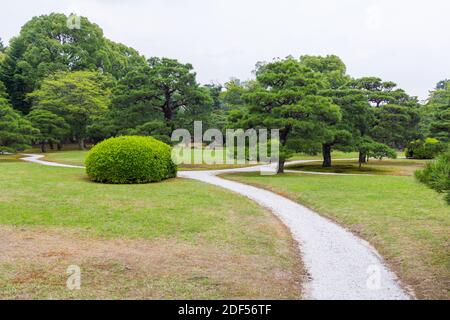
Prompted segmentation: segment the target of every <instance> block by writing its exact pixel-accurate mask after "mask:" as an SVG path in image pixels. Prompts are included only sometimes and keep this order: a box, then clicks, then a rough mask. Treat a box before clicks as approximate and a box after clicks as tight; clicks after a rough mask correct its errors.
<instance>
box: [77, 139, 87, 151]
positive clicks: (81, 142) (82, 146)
mask: <svg viewBox="0 0 450 320" xmlns="http://www.w3.org/2000/svg"><path fill="white" fill-rule="evenodd" d="M78 146H79V147H80V150H85V149H86V146H85V144H84V139H83V138H80V140H79V141H78Z"/></svg>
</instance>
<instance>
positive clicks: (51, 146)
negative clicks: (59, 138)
mask: <svg viewBox="0 0 450 320" xmlns="http://www.w3.org/2000/svg"><path fill="white" fill-rule="evenodd" d="M48 145H49V146H50V149H52V150H54V149H55V146H54V145H53V141H52V140H48Z"/></svg>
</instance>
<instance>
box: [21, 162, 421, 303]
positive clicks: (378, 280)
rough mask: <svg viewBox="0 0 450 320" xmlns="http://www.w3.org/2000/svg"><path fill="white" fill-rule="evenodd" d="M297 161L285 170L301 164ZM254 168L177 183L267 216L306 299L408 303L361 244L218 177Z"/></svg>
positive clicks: (271, 196)
mask: <svg viewBox="0 0 450 320" xmlns="http://www.w3.org/2000/svg"><path fill="white" fill-rule="evenodd" d="M26 156H27V157H26V158H22V160H25V161H29V162H34V163H39V164H43V165H51V166H60V167H71V168H83V167H81V166H71V165H65V164H59V163H54V162H49V161H44V160H41V159H40V158H42V157H43V156H42V155H35V154H27V155H26ZM309 161H311V160H298V161H293V162H290V163H289V164H296V163H305V162H309ZM272 169H273V168H271V167H270V166H254V167H245V168H236V169H224V170H211V171H180V172H178V176H179V177H183V178H189V179H195V180H199V181H202V182H206V183H209V184H213V185H216V186H220V187H222V188H225V189H228V190H232V191H234V192H236V193H239V194H241V195H244V196H246V197H248V198H250V199H252V200H254V201H255V202H257V203H258V204H260V205H261V206H263V207H265V208H267V209H269V210H271V211H272V212H273V213H274V214H275V215H277V216H278V217H279V218H280V219H281V221H283V223H284V224H286V226H288V228H289V230H290V231H291V233H292V235H293V237H294V239H295V240H296V241H297V242H298V244H299V250H301V252H302V256H303V262H304V265H305V267H306V269H307V271H308V273H309V276H310V280H309V281H307V282H306V284H305V285H304V292H305V294H304V298H306V299H411V298H413V295H412V293H408V292H406V291H405V290H403V289H402V287H401V286H400V284H399V282H398V279H397V277H396V276H395V274H394V273H393V272H391V271H390V270H389V269H388V267H387V266H386V265H385V263H384V261H383V259H382V257H381V256H380V255H379V254H378V252H377V251H376V250H375V249H374V248H373V247H372V246H371V245H370V244H369V243H367V242H366V241H364V240H362V239H360V238H358V237H356V236H355V235H353V234H352V233H351V232H349V231H348V230H346V229H345V228H343V227H341V226H339V225H337V224H336V223H334V222H332V221H330V220H328V219H326V218H324V217H322V216H320V215H319V214H317V213H316V212H314V211H312V210H310V209H308V208H306V207H304V206H302V205H300V204H298V203H296V202H294V201H292V200H289V199H287V198H284V197H282V196H280V195H277V194H275V193H273V192H270V191H267V190H263V189H260V188H256V187H253V186H249V185H246V184H243V183H239V182H235V181H230V180H226V179H223V178H220V177H218V176H217V175H218V174H222V173H230V172H256V171H260V170H262V171H267V170H272Z"/></svg>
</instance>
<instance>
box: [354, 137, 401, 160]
mask: <svg viewBox="0 0 450 320" xmlns="http://www.w3.org/2000/svg"><path fill="white" fill-rule="evenodd" d="M358 151H359V152H360V153H362V154H364V155H366V156H368V157H371V158H375V159H380V160H381V159H383V158H391V159H395V158H397V153H396V152H395V150H394V149H392V148H390V147H389V146H387V145H385V144H383V143H379V142H376V141H373V140H372V139H370V138H364V139H362V140H361V141H360V143H359V144H358ZM360 161H361V159H360Z"/></svg>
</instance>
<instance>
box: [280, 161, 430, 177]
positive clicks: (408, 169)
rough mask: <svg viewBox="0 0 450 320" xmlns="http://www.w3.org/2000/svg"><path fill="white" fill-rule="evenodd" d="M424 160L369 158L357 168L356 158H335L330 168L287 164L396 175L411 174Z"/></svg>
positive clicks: (308, 167) (308, 168)
mask: <svg viewBox="0 0 450 320" xmlns="http://www.w3.org/2000/svg"><path fill="white" fill-rule="evenodd" d="M425 163H426V161H424V160H409V159H398V160H390V159H384V160H375V159H371V160H370V161H369V162H368V163H365V164H363V165H362V166H361V168H359V163H358V161H357V160H335V161H334V162H333V166H332V167H331V168H322V163H321V162H310V163H302V164H297V165H293V166H287V169H290V170H299V171H313V172H331V173H347V174H348V173H350V174H371V175H373V174H375V175H396V176H411V175H412V174H413V173H414V171H416V170H418V169H421V168H423V167H424V166H425Z"/></svg>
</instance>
